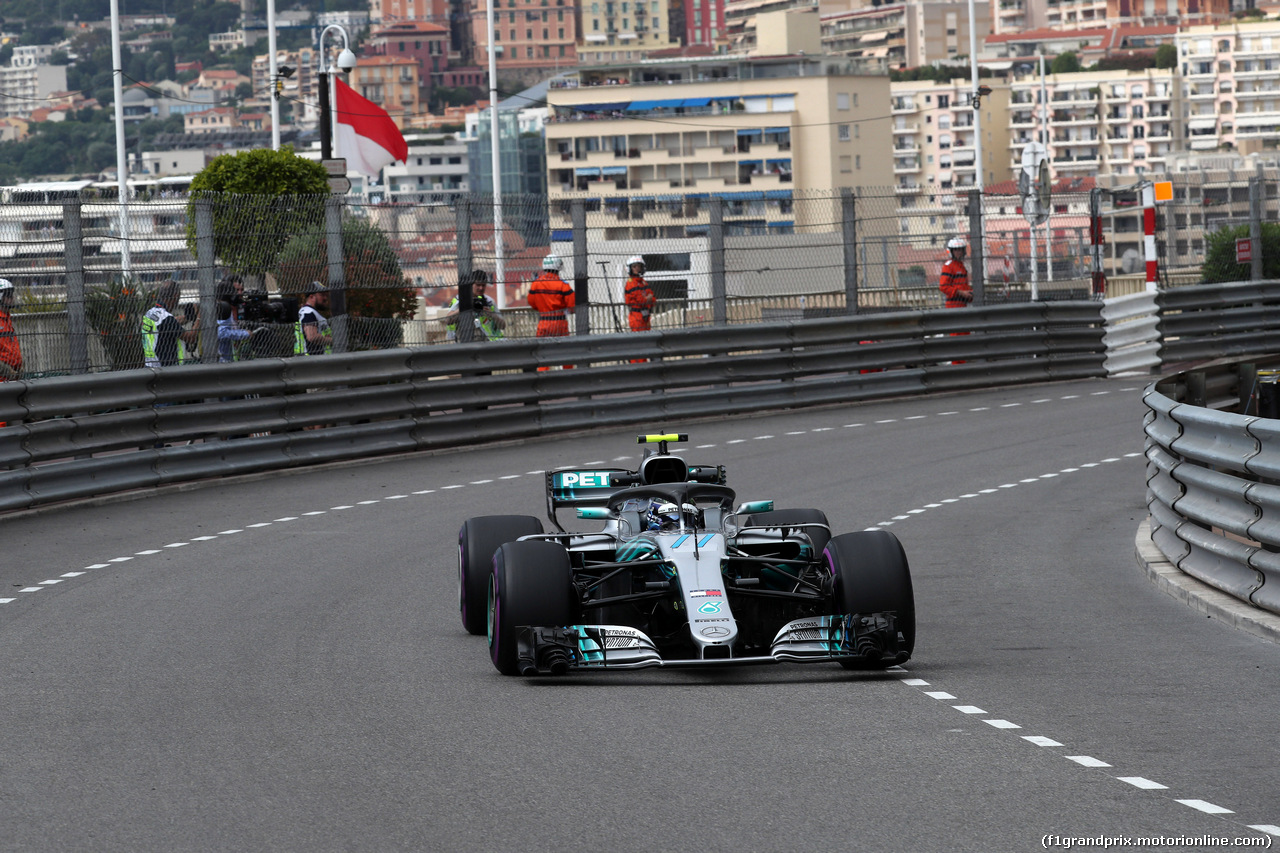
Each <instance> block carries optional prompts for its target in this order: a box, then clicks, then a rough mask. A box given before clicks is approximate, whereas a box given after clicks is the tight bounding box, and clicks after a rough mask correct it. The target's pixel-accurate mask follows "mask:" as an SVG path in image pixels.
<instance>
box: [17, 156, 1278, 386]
mask: <svg viewBox="0 0 1280 853" xmlns="http://www.w3.org/2000/svg"><path fill="white" fill-rule="evenodd" d="M785 177H786V178H788V179H789V178H790V176H789V175H787V176H785ZM782 179H783V176H779V175H768V174H761V175H759V176H751V180H752V181H757V180H758V181H759V182H760V183H761V188H760V189H750V190H748V191H741V192H724V193H718V194H712V193H693V194H679V195H674V194H673V195H655V196H647V197H646V196H630V197H627V198H612V199H611V198H603V197H601V198H596V197H592V196H591V195H589V194H581V193H577V194H574V195H572V196H562V197H550V198H548V197H546V196H514V195H513V196H508V197H505V198H504V199H503V204H502V209H501V211H500V212H499V211H495V209H494V206H493V202H492V198H491V197H489V196H478V195H467V194H452V195H450V194H432V195H428V196H424V197H423V199H422V200H421V201H419V202H416V203H404V202H394V203H378V204H370V203H364V202H360V201H356V200H353V199H347V198H345V197H340V196H323V197H301V198H299V197H292V198H273V197H263V196H235V197H208V198H205V199H202V200H200V201H199V202H197V201H196V200H193V199H191V198H188V197H185V196H183V197H175V196H162V197H152V198H148V199H139V200H133V201H130V202H129V203H128V204H127V205H125V206H124V208H123V211H124V212H123V213H122V207H121V206H120V205H119V204H117V203H115V202H112V201H101V200H92V199H84V200H81V199H79V198H72V199H65V200H63V199H59V200H57V201H54V202H47V203H34V202H33V203H17V202H11V203H10V204H8V205H6V206H4V207H3V208H0V270H2V271H0V275H3V276H4V277H6V278H8V279H9V280H10V281H11V282H13V283H14V284H15V286H16V288H17V292H18V304H17V306H16V308H15V312H14V313H15V317H14V322H15V327H16V329H17V333H18V338H19V341H20V344H21V347H22V351H23V360H24V365H23V374H24V375H25V376H27V377H38V376H43V375H52V374H62V373H81V372H92V371H105V370H120V369H128V368H133V367H138V366H141V365H142V363H143V358H142V336H141V318H142V314H143V313H144V312H145V311H147V310H148V309H149V308H150V307H151V306H152V305H153V304H154V301H155V293H156V289H157V287H158V286H159V285H160V284H161V283H162V282H165V281H170V280H172V281H175V282H177V283H178V284H179V286H180V288H181V300H180V304H179V306H178V308H177V309H175V310H174V311H173V313H174V315H175V316H177V317H178V318H179V320H180V321H181V322H183V323H184V324H185V327H186V328H187V329H190V330H193V331H195V332H197V335H196V336H195V337H197V338H198V342H193V343H192V345H191V346H189V347H188V357H189V358H191V359H199V360H203V361H213V360H216V358H217V355H216V350H217V333H216V320H217V319H218V317H219V315H220V314H221V315H225V314H226V309H225V308H224V307H223V306H221V305H220V304H219V303H220V300H221V298H222V297H223V296H224V295H225V293H224V292H223V291H222V290H220V289H219V283H220V282H221V281H222V280H223V279H224V277H225V276H228V275H231V274H236V275H238V276H240V277H241V278H242V279H243V283H244V288H245V299H244V302H243V303H242V304H240V305H238V306H237V320H238V324H239V326H241V327H243V328H245V329H246V330H248V331H250V332H252V333H253V334H252V336H251V337H250V338H248V339H247V340H245V341H243V342H241V341H237V342H236V343H235V344H234V345H233V347H232V352H233V353H234V357H235V358H236V359H238V360H239V359H248V358H255V357H279V356H288V355H292V354H293V352H294V348H295V336H296V329H295V323H296V320H297V316H298V309H299V306H300V304H301V303H302V302H303V300H304V299H305V298H306V294H305V290H306V289H307V286H308V285H309V284H310V283H311V282H313V281H319V282H321V283H323V284H326V285H329V286H330V295H329V304H328V306H327V308H324V309H323V313H325V314H327V315H328V316H329V317H330V320H331V322H332V323H333V326H334V349H335V350H336V351H352V350H368V349H380V348H387V347H397V346H418V345H428V344H437V343H442V342H444V341H446V340H447V339H448V338H449V335H448V332H449V329H448V328H447V326H446V317H447V316H448V315H449V314H450V313H451V303H452V302H453V300H454V297H455V296H456V294H457V283H458V280H459V277H460V275H462V274H465V273H467V272H469V271H471V270H473V269H483V270H485V271H487V272H489V273H491V274H497V273H498V272H499V270H500V273H501V275H500V281H499V285H500V286H499V287H498V288H496V290H498V291H499V292H498V293H493V292H491V293H490V296H491V297H494V298H496V299H497V301H498V304H499V306H500V307H501V308H502V309H503V311H502V315H503V317H504V318H505V320H506V326H505V328H504V329H503V334H504V335H505V336H508V337H517V338H524V337H532V336H534V335H535V334H536V328H537V316H536V314H535V313H534V312H533V311H531V309H529V307H528V301H527V298H528V293H529V288H530V284H531V283H532V281H533V280H534V279H535V278H536V277H537V276H538V274H539V273H540V272H541V268H542V261H543V258H544V257H545V256H547V255H548V254H555V255H557V256H559V257H560V258H561V259H562V260H563V264H564V267H563V270H562V273H561V275H562V277H563V278H564V280H565V281H566V282H569V283H570V284H572V285H575V286H576V287H578V288H579V292H583V291H582V288H585V292H586V294H587V295H588V300H587V301H588V306H587V309H586V310H585V311H584V312H582V314H581V315H580V316H579V317H572V316H571V318H570V327H571V328H576V329H577V330H578V331H582V330H585V331H587V332H590V333H593V334H612V333H623V332H626V331H627V330H628V328H629V326H628V322H627V308H626V305H625V301H624V287H625V282H626V277H627V271H626V261H627V259H628V258H630V257H631V256H634V255H640V256H641V257H643V258H644V260H645V263H646V267H647V273H646V279H647V281H648V283H649V284H650V286H651V287H652V288H653V290H654V292H655V295H656V296H657V300H658V303H657V308H656V309H655V311H654V312H653V316H652V325H653V327H654V328H655V329H666V328H684V327H697V326H706V325H713V324H717V323H727V324H739V323H758V322H770V321H781V320H793V319H805V318H812V317H821V316H831V315H838V314H845V313H849V311H850V309H851V306H852V305H853V303H854V300H856V310H857V311H858V312H862V313H865V312H873V311H891V310H903V309H926V308H938V307H941V306H942V304H943V300H942V294H941V292H940V290H939V288H938V283H939V279H940V274H941V268H942V265H943V263H945V261H946V260H947V257H948V253H947V250H946V243H947V241H948V240H949V239H951V238H953V237H956V236H960V237H963V238H964V239H965V240H966V242H967V243H968V245H969V246H970V254H969V260H968V265H969V269H970V274H971V277H972V278H973V279H974V280H975V281H974V285H975V290H979V289H980V290H981V294H980V297H979V298H980V299H981V300H982V301H985V302H986V303H988V304H996V303H1002V302H1018V301H1026V300H1030V299H1033V298H1035V299H1039V300H1050V299H1079V298H1088V296H1089V294H1090V272H1091V263H1092V261H1093V256H1094V255H1093V251H1092V248H1093V247H1092V246H1091V245H1090V193H1089V192H1088V191H1086V190H1081V191H1079V192H1068V193H1058V194H1055V195H1054V196H1053V198H1052V200H1051V206H1050V209H1049V210H1048V211H1047V213H1048V216H1047V221H1044V222H1040V223H1038V224H1035V225H1032V224H1031V223H1029V222H1028V219H1027V217H1026V216H1025V215H1024V211H1023V209H1022V197H1021V196H1019V195H1003V194H1000V193H999V192H993V191H988V192H986V193H985V194H983V196H982V197H981V203H980V205H979V204H977V199H978V196H977V194H976V193H975V192H973V191H972V189H967V188H948V187H941V186H939V187H936V188H935V187H934V186H932V185H930V186H928V187H919V186H900V187H887V188H882V189H865V188H864V189H861V190H859V191H858V192H857V193H856V194H853V193H844V194H842V193H839V192H801V191H798V190H791V189H782V188H781V187H782V186H783V185H784V184H782V183H781V181H782ZM1255 180H1256V179H1255ZM748 183H750V182H748ZM775 184H776V186H775ZM1258 185H1259V186H1261V187H1262V189H1261V190H1259V189H1255V190H1254V191H1253V192H1254V193H1255V195H1261V203H1259V201H1258V200H1257V199H1255V200H1254V201H1253V205H1254V206H1255V207H1257V208H1258V211H1259V212H1258V216H1257V218H1260V219H1261V220H1263V221H1262V222H1261V225H1263V226H1266V225H1268V224H1271V226H1272V227H1275V228H1278V229H1280V226H1275V225H1274V224H1273V223H1274V220H1275V219H1276V218H1277V198H1276V187H1275V182H1274V181H1271V182H1258ZM752 186H754V184H752ZM1174 187H1175V189H1174V198H1173V200H1172V201H1171V202H1169V203H1167V204H1166V205H1164V206H1163V207H1162V208H1161V209H1160V210H1159V212H1158V213H1159V215H1158V218H1157V228H1158V233H1157V237H1158V239H1157V243H1158V246H1159V249H1160V257H1161V265H1162V271H1163V272H1164V273H1165V274H1166V282H1165V283H1166V284H1181V283H1192V282H1194V281H1198V280H1199V276H1200V270H1201V266H1202V265H1204V263H1205V258H1206V252H1209V251H1210V250H1211V249H1212V246H1213V245H1214V241H1215V239H1218V240H1219V241H1221V240H1222V239H1225V238H1221V237H1219V238H1215V237H1214V235H1215V234H1226V233H1227V230H1226V229H1241V228H1243V229H1245V231H1246V232H1247V231H1248V229H1249V228H1250V227H1254V228H1257V227H1258V226H1257V225H1252V226H1251V223H1250V218H1249V217H1250V210H1251V209H1252V208H1251V207H1250V195H1249V193H1250V176H1247V175H1240V176H1236V177H1235V178H1234V179H1232V180H1226V181H1223V180H1217V179H1213V180H1206V179H1205V177H1204V176H1203V175H1199V174H1187V175H1182V174H1179V175H1175V176H1174ZM978 207H980V209H977V208H978ZM1102 213H1103V230H1104V234H1105V241H1106V243H1105V245H1104V247H1103V250H1102V262H1103V265H1104V269H1105V271H1106V273H1107V275H1108V276H1109V277H1124V276H1126V275H1128V276H1141V274H1142V272H1143V269H1144V258H1143V255H1142V250H1143V219H1142V206H1141V194H1140V193H1139V192H1138V191H1137V190H1136V188H1132V187H1130V188H1125V187H1110V188H1106V189H1105V191H1104V193H1103V204H1102ZM499 215H500V223H501V226H500V227H495V222H497V221H499V220H498V216H499ZM1231 233H1234V232H1231ZM1270 233H1271V232H1270V231H1269V230H1264V237H1266V235H1267V234H1270ZM1246 236H1247V234H1246ZM1270 239H1271V238H1269V237H1268V238H1267V239H1264V241H1263V248H1264V250H1265V254H1266V255H1267V256H1268V257H1272V258H1276V262H1277V263H1280V232H1278V233H1276V234H1275V240H1274V242H1275V243H1276V245H1275V246H1271V243H1270V242H1268V241H1269V240H1270ZM1232 247H1233V249H1234V243H1232ZM1210 254H1212V253H1210ZM499 258H501V264H499ZM1231 261H1232V265H1231V266H1230V267H1229V268H1228V269H1227V270H1226V271H1227V272H1229V273H1231V274H1233V275H1236V276H1237V278H1248V277H1249V275H1248V273H1249V269H1248V267H1247V265H1246V267H1245V268H1244V271H1245V272H1244V274H1243V275H1239V273H1240V269H1241V268H1240V267H1239V266H1238V265H1235V263H1234V261H1235V258H1234V255H1233V256H1232V258H1231ZM979 268H981V269H982V270H983V271H984V273H985V277H984V279H983V281H981V282H978V281H977V280H976V279H977V278H978V269H979ZM125 270H127V272H124V271H125ZM224 319H225V316H224ZM583 324H585V325H583ZM259 330H260V331H259Z"/></svg>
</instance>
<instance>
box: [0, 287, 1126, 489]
mask: <svg viewBox="0 0 1280 853" xmlns="http://www.w3.org/2000/svg"><path fill="white" fill-rule="evenodd" d="M1102 337H1103V328H1102V318H1101V314H1100V307H1099V304H1098V303H1096V302H1059V303H1029V304H1022V305H1009V306H996V307H988V308H971V309H967V310H950V311H948V310H934V311H903V312H891V313H882V314H874V315H865V316H857V317H838V318H830V319H820V320H806V321H803V322H799V321H796V322H779V323H773V324H767V325H750V326H745V325H744V326H719V327H708V328H703V329H676V330H671V331H662V332H646V333H636V334H628V335H613V336H582V337H567V338H542V339H538V338H535V339H524V340H508V341H497V342H487V343H475V344H459V345H457V346H451V347H403V348H398V349H390V350H381V351H372V352H362V353H354V354H349V355H334V356H313V357H297V358H289V359H259V360H255V361H248V362H241V363H235V364H220V365H219V364H212V365H182V366H176V367H168V368H160V369H149V368H141V369H137V370H128V371H119V372H115V373H105V374H96V375H84V376H58V377H49V378H46V379H43V380H40V381H37V382H23V381H16V382H2V383H0V421H4V422H7V423H8V426H6V427H3V428H0V510H14V509H22V508H27V507H33V506H39V505H43V504H49V503H54V502H58V501H64V500H69V499H73V498H83V497H87V496H92V495H100V494H108V493H113V492H119V491H124V490H129V489H138V488H148V487H155V486H160V485H164V484H167V483H176V482H182V481H186V480H192V479H198V478H206V477H221V476H227V475H232V474H243V473H249V472H255V471H265V470H272V469H278V468H289V467H296V466H302V465H310V464H316V463H321V462H327V461H333V460H339V459H352V458H362V457H370V456H377V455H382V454H388V453H397V452H407V451H413V450H422V449H429V448H442V447H453V446H457V445H460V444H464V443H466V444H471V443H474V442H476V441H488V440H497V439H511V438H522V437H529V436H538V435H547V434H554V433H559V432H565V431H574V430H582V429H591V428H598V427H613V426H622V425H626V424H643V423H654V422H661V423H663V424H667V425H671V424H677V423H680V422H681V421H685V420H688V419H693V418H706V417H713V416H717V415H727V414H743V413H749V412H755V411H765V410H774V409H782V408H793V407H802V406H814V405H826V404H838V403H849V402H853V401H858V400H869V399H878V398H884V397H898V396H905V395H915V394H927V393H930V392H933V391H954V390H963V389H970V388H983V387H992V386H999V385H1004V384H1009V383H1019V382H1041V381H1046V380H1057V379H1078V378H1084V377H1094V376H1103V375H1105V372H1104V369H1103V359H1104V357H1105V352H1104V346H1103V343H1102ZM563 365H573V368H572V369H562V366H563ZM539 367H548V368H552V369H549V370H546V371H538V370H537V368H539Z"/></svg>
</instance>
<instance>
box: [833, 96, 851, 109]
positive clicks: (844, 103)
mask: <svg viewBox="0 0 1280 853" xmlns="http://www.w3.org/2000/svg"><path fill="white" fill-rule="evenodd" d="M836 109H838V110H847V109H849V93H848V92H837V93H836Z"/></svg>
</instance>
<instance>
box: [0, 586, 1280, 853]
mask: <svg viewBox="0 0 1280 853" xmlns="http://www.w3.org/2000/svg"><path fill="white" fill-rule="evenodd" d="M12 600H13V599H10V601H12ZM1249 828H1250V829H1256V830H1258V832H1265V833H1266V834H1267V835H1280V826H1276V825H1275V824H1274V823H1251V824H1249Z"/></svg>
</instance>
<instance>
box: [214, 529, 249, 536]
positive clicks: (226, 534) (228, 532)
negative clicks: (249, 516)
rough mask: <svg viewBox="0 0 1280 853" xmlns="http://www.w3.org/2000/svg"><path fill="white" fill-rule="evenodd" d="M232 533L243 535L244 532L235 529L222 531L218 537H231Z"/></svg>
mask: <svg viewBox="0 0 1280 853" xmlns="http://www.w3.org/2000/svg"><path fill="white" fill-rule="evenodd" d="M233 533H244V531H243V530H240V529H235V530H223V531H222V532H221V533H219V534H218V535H219V536H230V535H231V534H233Z"/></svg>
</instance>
